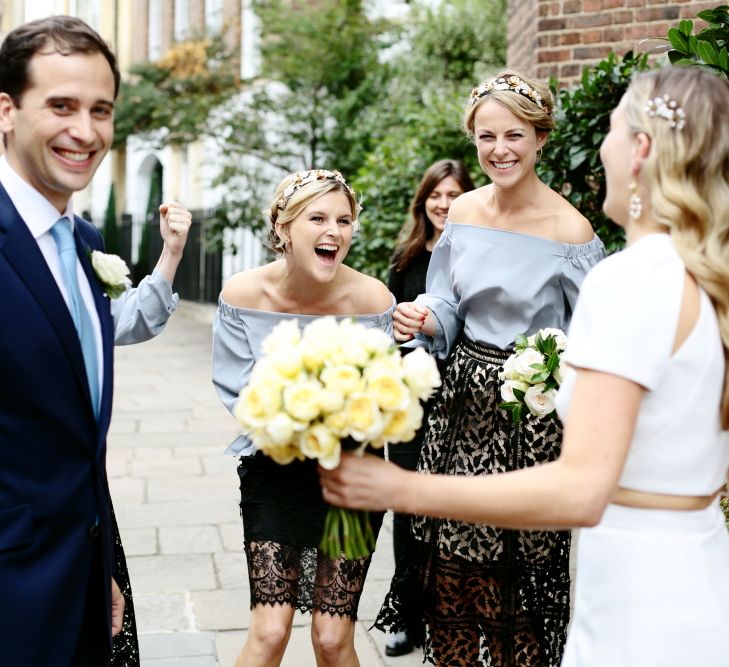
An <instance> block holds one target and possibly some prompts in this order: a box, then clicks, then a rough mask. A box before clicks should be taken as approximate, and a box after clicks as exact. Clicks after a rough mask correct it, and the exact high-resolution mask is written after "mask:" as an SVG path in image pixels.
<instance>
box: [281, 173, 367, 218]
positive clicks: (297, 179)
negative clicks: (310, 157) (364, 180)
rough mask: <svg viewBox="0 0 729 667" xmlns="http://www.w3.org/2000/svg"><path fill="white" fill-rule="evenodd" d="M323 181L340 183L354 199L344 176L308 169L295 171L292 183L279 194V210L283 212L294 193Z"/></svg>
mask: <svg viewBox="0 0 729 667" xmlns="http://www.w3.org/2000/svg"><path fill="white" fill-rule="evenodd" d="M324 180H330V181H337V182H338V183H341V184H342V185H343V186H344V187H345V188H347V190H348V191H349V194H351V195H352V197H353V198H354V199H356V196H355V194H354V190H352V188H350V187H349V185H347V182H346V181H345V180H344V176H342V174H340V173H339V172H338V171H329V169H310V170H308V171H297V172H296V173H295V174H294V175H293V181H292V182H291V183H289V184H288V185H287V186H286V187H285V188H284V191H283V192H282V193H281V197H280V198H279V200H278V208H279V210H280V211H283V210H284V209H285V208H286V205H287V204H288V203H289V199H291V197H293V195H294V192H296V191H297V190H300V189H301V188H303V187H304V186H305V185H308V184H309V183H313V182H314V181H324Z"/></svg>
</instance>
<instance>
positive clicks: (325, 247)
mask: <svg viewBox="0 0 729 667" xmlns="http://www.w3.org/2000/svg"><path fill="white" fill-rule="evenodd" d="M316 250H322V251H324V252H337V246H335V245H318V246H316Z"/></svg>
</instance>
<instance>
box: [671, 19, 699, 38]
mask: <svg viewBox="0 0 729 667" xmlns="http://www.w3.org/2000/svg"><path fill="white" fill-rule="evenodd" d="M678 30H679V32H682V33H683V34H684V35H690V34H691V33H692V32H693V31H694V22H693V21H691V20H689V19H683V20H682V21H679V24H678ZM669 32H670V31H669Z"/></svg>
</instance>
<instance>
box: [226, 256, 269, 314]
mask: <svg viewBox="0 0 729 667" xmlns="http://www.w3.org/2000/svg"><path fill="white" fill-rule="evenodd" d="M270 267H271V265H270V264H266V265H264V266H259V267H257V268H255V269H248V270H247V271H241V272H240V273H236V274H235V275H233V276H231V277H230V278H229V279H228V280H227V282H226V283H225V285H224V286H223V291H222V292H221V293H220V298H221V299H222V300H223V301H225V302H226V303H228V304H230V305H231V306H234V307H235V308H252V309H257V308H260V304H261V301H262V300H263V297H264V294H265V285H267V284H268V281H269V280H270V274H271V268H270Z"/></svg>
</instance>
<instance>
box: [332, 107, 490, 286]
mask: <svg viewBox="0 0 729 667" xmlns="http://www.w3.org/2000/svg"><path fill="white" fill-rule="evenodd" d="M462 110H463V95H460V94H458V95H456V94H452V95H450V96H447V97H446V96H439V97H434V98H433V99H432V100H431V103H430V104H429V105H428V106H426V105H424V104H421V103H418V102H410V103H409V104H406V105H403V106H401V107H400V109H399V114H400V117H401V119H402V120H401V123H400V124H398V125H394V126H391V127H390V132H389V134H387V135H386V136H384V137H383V138H382V140H381V141H380V142H379V143H378V144H377V146H375V147H374V148H373V149H372V150H371V151H370V152H369V153H368V154H367V156H366V158H365V162H364V164H363V165H362V167H361V168H360V169H359V171H358V172H357V175H356V177H355V178H354V179H353V180H352V185H353V187H354V188H355V190H356V191H357V192H358V193H360V194H361V196H362V199H363V201H362V205H363V210H362V213H361V214H360V220H361V222H362V228H361V230H360V231H359V232H357V234H356V235H355V237H354V240H353V242H352V246H351V248H350V251H349V254H348V256H347V260H346V261H347V264H349V265H350V266H353V267H354V268H356V269H358V270H360V271H363V272H365V273H367V274H368V275H372V276H377V277H378V278H381V279H383V280H384V279H385V278H386V277H387V272H388V267H389V263H390V257H391V255H392V252H393V250H394V248H395V245H396V242H397V238H398V235H399V233H400V230H401V229H402V226H403V224H404V223H405V221H406V220H407V216H408V208H409V206H410V200H411V199H412V196H413V194H414V193H415V189H416V187H417V185H418V182H419V181H420V178H421V177H422V175H423V172H424V171H425V170H426V169H427V168H428V166H429V165H430V164H432V163H433V162H435V161H436V160H440V159H443V158H451V159H457V160H463V161H464V162H465V163H466V164H467V165H468V167H469V170H470V172H471V175H472V176H473V177H474V180H478V177H479V176H480V177H481V179H482V180H483V176H482V174H481V170H480V167H479V166H478V162H477V159H476V151H475V149H474V147H473V144H472V143H471V142H470V141H469V139H468V138H467V136H466V135H465V134H464V133H463V132H462V131H461V130H460V127H459V126H458V125H457V122H456V121H454V119H458V118H459V117H460V115H461V112H462Z"/></svg>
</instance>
